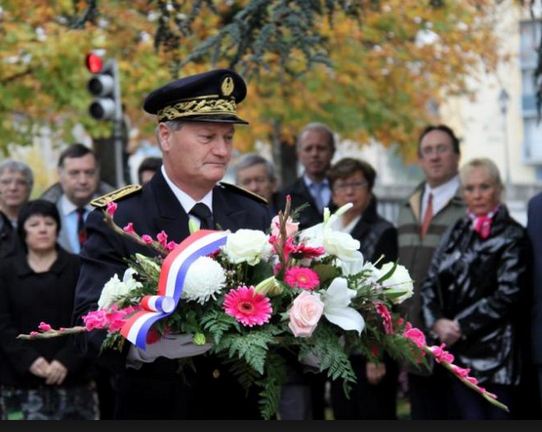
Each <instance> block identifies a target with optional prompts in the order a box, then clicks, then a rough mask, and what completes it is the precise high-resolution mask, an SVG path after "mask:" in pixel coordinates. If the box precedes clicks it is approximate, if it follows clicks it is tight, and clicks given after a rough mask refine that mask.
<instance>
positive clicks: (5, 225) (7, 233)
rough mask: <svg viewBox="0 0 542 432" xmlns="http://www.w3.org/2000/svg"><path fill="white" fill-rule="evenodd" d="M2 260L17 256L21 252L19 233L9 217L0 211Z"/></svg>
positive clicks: (0, 249) (0, 250)
mask: <svg viewBox="0 0 542 432" xmlns="http://www.w3.org/2000/svg"><path fill="white" fill-rule="evenodd" d="M0 219H1V220H0V222H1V223H0V225H1V228H0V258H7V257H10V256H13V255H15V254H16V253H17V252H18V250H19V247H18V246H19V242H18V238H17V233H16V232H15V229H14V228H13V226H12V225H11V222H10V221H9V219H8V218H7V216H6V215H5V214H4V213H2V212H1V211H0Z"/></svg>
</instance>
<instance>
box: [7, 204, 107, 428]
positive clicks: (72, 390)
mask: <svg viewBox="0 0 542 432" xmlns="http://www.w3.org/2000/svg"><path fill="white" fill-rule="evenodd" d="M17 231H18V235H19V237H20V240H21V244H22V245H23V248H24V249H25V253H21V254H20V255H16V256H14V257H10V258H8V259H5V260H2V262H1V263H0V389H1V395H0V415H1V418H2V420H4V419H28V420H30V419H36V420H39V419H41V420H46V419H50V420H56V419H88V420H90V419H97V418H98V408H97V402H98V400H97V396H96V393H95V391H94V389H93V385H92V382H91V377H90V370H91V369H90V368H89V365H88V364H87V363H86V362H85V361H84V360H83V359H82V358H81V357H80V356H79V355H78V354H77V352H76V350H75V348H74V345H73V341H72V340H71V339H70V338H69V337H61V338H55V339H48V340H33V341H21V340H17V339H16V337H17V335H18V334H20V333H26V334H28V333H30V332H32V331H36V330H37V329H38V326H40V324H41V322H42V321H43V322H45V323H48V324H49V325H51V326H52V327H53V328H56V329H59V328H61V327H69V326H70V324H71V317H72V313H73V301H74V293H75V286H76V283H77V279H78V276H79V267H80V264H79V258H78V257H77V256H75V255H71V254H68V253H67V252H65V251H64V250H63V249H61V248H60V247H59V246H58V245H57V238H58V233H59V231H60V216H59V214H58V210H57V208H56V206H55V205H54V204H52V203H49V202H47V201H43V200H37V201H31V202H29V203H27V204H26V205H25V206H24V207H23V208H22V209H21V211H20V213H19V217H18V225H17Z"/></svg>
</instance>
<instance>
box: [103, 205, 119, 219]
mask: <svg viewBox="0 0 542 432" xmlns="http://www.w3.org/2000/svg"><path fill="white" fill-rule="evenodd" d="M117 208H118V205H117V203H115V202H109V203H107V210H106V211H107V214H108V215H109V216H111V217H113V216H114V215H115V212H116V211H117Z"/></svg>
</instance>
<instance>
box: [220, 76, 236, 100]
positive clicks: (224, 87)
mask: <svg viewBox="0 0 542 432" xmlns="http://www.w3.org/2000/svg"><path fill="white" fill-rule="evenodd" d="M234 87H235V86H234V84H233V78H232V77H231V76H227V77H226V78H224V79H223V80H222V84H220V91H221V92H222V95H224V96H229V95H231V94H232V93H233V89H234Z"/></svg>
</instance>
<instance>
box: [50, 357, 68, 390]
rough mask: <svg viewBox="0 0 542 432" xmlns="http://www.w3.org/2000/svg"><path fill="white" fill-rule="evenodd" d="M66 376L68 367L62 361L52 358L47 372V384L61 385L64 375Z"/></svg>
mask: <svg viewBox="0 0 542 432" xmlns="http://www.w3.org/2000/svg"><path fill="white" fill-rule="evenodd" d="M67 376H68V369H66V366H64V365H63V364H62V363H60V362H59V361H57V360H53V361H52V362H51V364H50V365H49V370H48V373H47V380H46V381H45V384H47V385H62V383H63V382H64V380H65V379H66V377H67Z"/></svg>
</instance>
